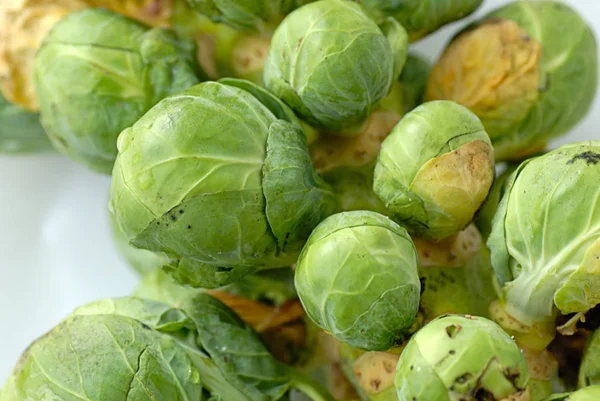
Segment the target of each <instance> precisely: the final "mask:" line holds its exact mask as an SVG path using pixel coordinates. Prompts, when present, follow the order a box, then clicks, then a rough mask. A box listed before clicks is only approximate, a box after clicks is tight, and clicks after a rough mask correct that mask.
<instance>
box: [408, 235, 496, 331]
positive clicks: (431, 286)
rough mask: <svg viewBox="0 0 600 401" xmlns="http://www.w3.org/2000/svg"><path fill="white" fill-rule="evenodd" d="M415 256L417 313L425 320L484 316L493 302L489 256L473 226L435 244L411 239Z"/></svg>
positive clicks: (492, 276)
mask: <svg viewBox="0 0 600 401" xmlns="http://www.w3.org/2000/svg"><path fill="white" fill-rule="evenodd" d="M414 243H415V247H416V248H417V253H418V255H419V265H420V271H419V275H420V277H421V285H422V287H423V288H422V290H421V313H423V317H424V318H425V320H426V321H428V320H432V319H434V318H436V317H438V316H441V315H444V314H448V313H454V314H469V315H477V316H484V317H487V315H488V307H489V305H490V303H491V302H492V301H493V300H495V299H496V298H497V297H496V291H495V288H494V280H493V278H494V270H493V269H492V264H491V262H490V253H489V251H488V249H487V247H486V246H485V243H484V241H483V240H482V238H481V234H480V233H479V232H478V231H477V228H475V226H473V225H470V226H469V227H467V228H466V229H465V230H463V231H461V232H459V233H458V234H455V235H453V236H452V237H450V238H447V239H445V240H442V241H439V242H432V241H426V240H423V239H421V238H415V239H414Z"/></svg>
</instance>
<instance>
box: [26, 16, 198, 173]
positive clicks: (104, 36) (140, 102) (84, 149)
mask: <svg viewBox="0 0 600 401" xmlns="http://www.w3.org/2000/svg"><path fill="white" fill-rule="evenodd" d="M198 73H199V69H198V66H197V64H196V62H195V47H194V45H193V43H192V42H189V41H187V40H183V39H179V38H178V37H177V36H175V34H174V33H173V32H171V31H168V30H164V29H162V28H155V29H151V30H149V29H148V28H147V27H145V26H143V25H141V24H139V23H137V22H134V21H133V20H130V19H127V18H125V17H122V16H119V15H116V14H113V13H112V12H110V11H106V10H102V9H85V10H82V11H79V12H75V13H72V14H69V15H68V16H67V17H65V18H64V19H62V20H61V21H60V22H59V23H57V24H56V25H55V27H54V28H53V29H52V31H51V32H50V33H49V34H48V36H46V38H45V39H44V43H43V44H42V46H41V47H40V49H39V51H38V52H37V54H36V58H35V77H34V79H35V85H36V89H37V94H38V98H39V101H40V110H41V119H42V124H43V125H44V128H45V129H46V132H47V133H48V135H49V136H50V138H51V139H52V142H53V144H54V146H55V147H56V148H57V149H59V150H60V151H61V152H63V153H66V154H68V155H69V156H70V157H72V158H73V159H74V160H76V161H78V162H80V163H82V164H84V165H86V166H88V167H89V168H91V169H93V170H95V171H98V172H102V173H105V174H109V173H110V171H111V169H112V166H113V163H114V159H115V157H116V155H117V136H118V135H119V133H120V132H121V131H122V130H123V129H124V128H126V127H128V126H130V125H131V124H133V123H134V122H135V121H136V120H137V119H138V118H140V117H141V116H142V115H143V114H144V113H145V112H146V111H147V110H148V109H150V107H152V106H153V105H154V104H155V103H156V102H158V101H159V100H160V99H162V98H163V97H165V96H167V95H169V94H171V93H173V92H177V91H180V90H182V89H185V88H187V87H189V86H191V85H194V84H196V83H198V82H199V78H198V76H197V74H198Z"/></svg>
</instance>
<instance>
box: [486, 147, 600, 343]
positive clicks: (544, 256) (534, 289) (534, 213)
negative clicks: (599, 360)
mask: <svg viewBox="0 0 600 401" xmlns="http://www.w3.org/2000/svg"><path fill="white" fill-rule="evenodd" d="M599 161H600V142H599V141H589V142H580V143H573V144H569V145H565V146H562V147H560V148H558V149H556V150H553V151H551V152H549V153H547V154H545V155H543V156H539V157H536V158H532V159H529V160H527V161H525V162H523V163H522V164H521V165H520V166H519V167H518V168H517V170H516V171H515V172H513V173H512V175H511V176H510V177H509V179H508V181H507V183H506V187H505V191H504V196H503V197H502V200H501V202H500V205H499V206H498V210H497V212H496V215H495V217H494V220H493V224H492V233H491V234H490V237H489V239H488V242H487V244H488V247H489V248H490V250H491V254H492V264H493V267H494V270H495V271H496V275H497V277H498V280H499V282H500V284H501V285H502V297H501V303H500V305H499V308H500V311H498V310H497V311H496V314H497V315H498V316H502V311H504V312H505V313H506V314H507V315H508V316H504V317H503V321H504V323H503V325H506V326H507V327H509V326H508V325H509V324H510V326H512V328H513V329H516V330H513V331H516V332H519V333H518V334H517V335H518V339H519V341H520V342H521V343H522V344H523V345H524V346H527V347H530V348H538V349H543V348H545V347H546V345H547V344H548V343H549V341H550V340H551V339H552V338H553V337H554V319H555V317H556V315H557V314H571V313H575V314H576V316H575V318H574V319H573V320H572V321H571V322H570V323H569V324H567V325H566V326H565V327H563V330H565V332H568V331H569V330H568V328H569V327H568V326H569V325H570V324H574V323H576V321H577V320H578V318H579V317H580V316H581V315H583V314H585V313H586V312H587V311H588V310H589V309H591V308H592V307H594V306H595V305H596V304H598V303H599V302H600V298H599V294H600V280H598V273H597V268H598V260H599V258H598V256H599V255H600V232H599V231H598V225H599V224H600V209H599V208H598V207H597V206H598V205H597V203H598V193H599V192H598V185H597V181H598V172H599V170H598V162H599ZM511 319H512V320H514V321H512V320H511ZM519 337H521V338H519Z"/></svg>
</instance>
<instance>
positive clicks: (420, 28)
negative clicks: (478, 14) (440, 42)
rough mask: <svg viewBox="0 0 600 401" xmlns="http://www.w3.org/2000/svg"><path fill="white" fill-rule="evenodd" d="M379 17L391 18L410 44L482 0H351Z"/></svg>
mask: <svg viewBox="0 0 600 401" xmlns="http://www.w3.org/2000/svg"><path fill="white" fill-rule="evenodd" d="M355 1H356V2H357V3H361V4H362V5H364V7H366V8H369V9H371V10H372V11H373V12H374V13H375V15H376V16H377V17H379V18H381V17H382V16H388V15H389V16H392V17H394V18H395V19H396V20H397V21H398V22H400V23H401V24H402V26H404V27H405V28H406V30H407V31H408V37H409V38H410V40H411V41H415V40H418V39H420V38H422V37H424V36H426V35H428V34H430V33H431V32H434V31H436V30H437V29H438V28H440V27H442V26H444V25H446V24H449V23H451V22H454V21H457V20H459V19H461V18H464V17H466V16H468V15H469V14H471V13H472V12H474V11H475V10H476V9H477V8H478V7H479V6H480V5H481V3H483V0H355Z"/></svg>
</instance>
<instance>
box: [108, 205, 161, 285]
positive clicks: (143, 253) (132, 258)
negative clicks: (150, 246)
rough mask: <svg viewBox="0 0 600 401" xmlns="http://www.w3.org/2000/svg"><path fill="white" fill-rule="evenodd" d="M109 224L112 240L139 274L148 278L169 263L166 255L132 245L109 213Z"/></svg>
mask: <svg viewBox="0 0 600 401" xmlns="http://www.w3.org/2000/svg"><path fill="white" fill-rule="evenodd" d="M109 223H110V229H111V233H112V238H113V241H114V243H115V245H116V246H117V249H118V250H119V253H120V254H121V256H123V257H124V258H125V260H126V261H127V262H128V263H129V265H130V266H131V267H133V269H134V270H135V271H136V272H137V273H138V274H140V275H142V276H146V275H147V274H150V273H152V272H154V271H155V270H158V269H160V268H161V267H163V266H164V265H167V264H168V263H169V258H168V257H167V256H166V255H164V254H161V253H157V252H152V251H149V250H147V249H140V248H136V247H134V246H133V245H131V244H130V243H129V240H128V239H127V237H126V236H125V233H123V231H121V229H120V228H119V225H118V224H117V220H116V219H115V216H114V215H113V214H112V213H109Z"/></svg>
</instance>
